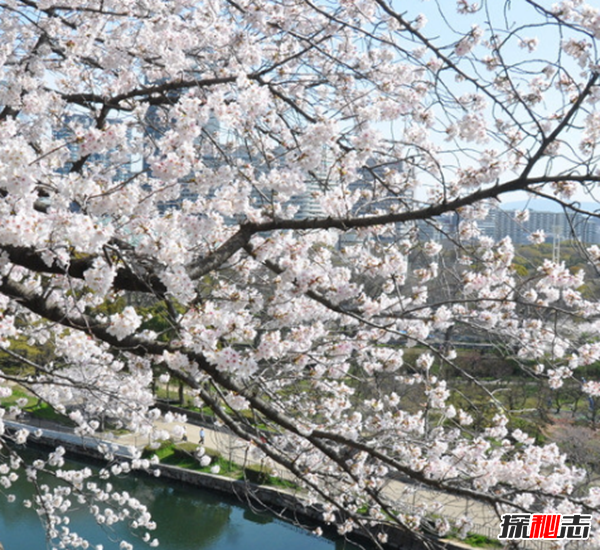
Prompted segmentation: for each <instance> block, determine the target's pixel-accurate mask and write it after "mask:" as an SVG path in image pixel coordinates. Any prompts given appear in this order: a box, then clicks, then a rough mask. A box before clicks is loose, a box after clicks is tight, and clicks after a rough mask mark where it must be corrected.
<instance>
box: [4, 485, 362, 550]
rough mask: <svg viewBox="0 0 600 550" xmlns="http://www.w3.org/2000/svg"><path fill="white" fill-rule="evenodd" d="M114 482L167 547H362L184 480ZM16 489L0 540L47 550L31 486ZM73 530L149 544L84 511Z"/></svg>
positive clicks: (113, 546)
mask: <svg viewBox="0 0 600 550" xmlns="http://www.w3.org/2000/svg"><path fill="white" fill-rule="evenodd" d="M114 485H115V488H116V489H117V490H119V491H128V492H129V493H130V494H131V495H132V496H135V497H136V498H138V499H139V500H140V501H142V502H143V503H144V504H145V505H146V506H148V509H149V510H150V512H151V513H152V515H153V517H154V519H155V520H156V522H157V525H158V526H157V529H156V531H155V532H154V533H153V535H154V536H156V537H157V538H159V539H160V541H161V544H160V547H159V548H163V549H165V550H240V549H243V550H265V548H268V549H269V550H306V549H309V548H310V550H357V549H356V547H355V546H352V545H349V544H348V543H346V542H345V541H343V540H341V541H336V542H333V541H329V540H326V539H320V538H316V537H314V536H312V535H311V534H309V533H307V532H306V531H304V530H301V529H298V528H295V527H294V526H291V525H289V524H287V523H285V522H282V521H280V520H278V519H276V518H274V517H273V516H270V515H266V514H257V513H255V512H253V511H252V510H250V509H249V508H247V507H241V506H239V504H238V503H237V501H235V500H233V499H232V498H227V497H223V496H221V495H219V494H216V493H210V492H205V491H202V490H199V489H195V488H192V487H188V486H186V485H183V484H179V483H174V482H170V481H167V480H161V479H152V478H146V477H143V476H139V477H134V476H128V477H125V478H123V479H121V480H118V482H117V483H114ZM117 485H118V487H117ZM11 492H12V493H13V494H15V495H16V496H17V502H16V503H8V502H7V501H6V499H5V498H4V497H3V496H1V495H0V542H2V543H3V544H4V548H5V550H22V549H26V550H46V548H48V547H49V546H47V544H46V540H45V535H44V530H43V529H42V527H41V524H40V520H39V518H38V517H37V514H36V513H35V512H34V511H33V510H30V509H25V508H23V506H22V504H19V502H22V501H23V499H27V498H31V495H32V488H31V486H30V485H29V484H28V483H26V482H24V481H22V480H19V481H18V482H17V483H16V484H15V486H14V487H13V488H12V489H11ZM70 528H71V529H72V530H74V531H77V532H78V533H79V534H80V535H82V536H84V537H86V538H88V539H89V540H90V541H91V542H92V543H93V544H102V545H103V548H104V550H119V542H118V541H120V540H121V539H125V540H127V541H129V542H131V543H132V544H134V547H135V548H136V549H144V548H146V549H147V548H149V546H148V545H147V544H145V543H143V542H142V541H141V540H140V539H138V538H136V537H135V536H134V535H132V534H131V533H130V532H129V531H128V530H127V527H125V526H120V525H119V526H116V527H114V531H112V530H103V529H101V528H100V527H99V526H97V525H96V524H95V523H94V522H93V520H91V518H90V517H89V515H88V514H87V513H86V512H85V510H79V511H76V512H75V513H74V514H73V516H72V522H71V524H70Z"/></svg>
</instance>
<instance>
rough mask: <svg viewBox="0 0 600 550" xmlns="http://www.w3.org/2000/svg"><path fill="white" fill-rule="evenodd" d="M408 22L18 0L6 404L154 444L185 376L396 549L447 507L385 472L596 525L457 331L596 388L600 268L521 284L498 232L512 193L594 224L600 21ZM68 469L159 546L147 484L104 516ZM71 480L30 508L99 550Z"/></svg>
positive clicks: (335, 507) (417, 15)
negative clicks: (402, 537) (397, 537)
mask: <svg viewBox="0 0 600 550" xmlns="http://www.w3.org/2000/svg"><path fill="white" fill-rule="evenodd" d="M414 4H415V5H414V6H412V5H411V6H410V7H405V5H404V4H403V3H401V2H396V1H391V0H354V1H347V0H339V1H337V2H335V1H333V0H331V1H329V0H314V1H313V0H235V1H234V0H176V1H169V2H166V1H159V0H119V1H114V0H60V1H59V0H6V1H5V2H3V3H2V4H0V10H1V16H0V36H1V38H2V39H1V41H0V43H1V44H2V46H1V48H0V67H1V68H0V106H1V107H0V136H1V139H0V151H1V152H0V219H1V220H2V223H1V225H0V312H1V317H0V327H1V330H0V345H1V347H2V354H3V356H4V357H5V358H6V359H10V360H11V361H12V363H10V364H11V365H13V366H12V367H10V368H8V367H6V368H5V367H2V366H0V392H1V393H2V396H4V397H6V396H9V395H10V394H11V392H12V391H13V388H14V387H15V386H14V385H15V384H18V385H20V386H23V387H25V388H27V389H28V390H29V391H31V392H33V393H35V394H36V395H38V396H40V397H41V398H43V399H44V400H45V401H46V402H48V403H49V404H50V405H52V406H53V407H54V408H55V409H56V410H58V411H60V412H64V413H65V414H70V416H71V418H72V420H73V421H74V422H76V423H77V425H78V430H79V431H80V432H81V433H86V434H93V433H95V432H96V431H97V430H98V429H99V423H98V416H99V415H100V414H102V415H105V416H107V417H109V418H111V419H113V421H114V422H115V423H117V425H118V426H121V427H124V428H127V429H129V430H136V431H139V432H141V433H150V431H151V426H152V422H153V420H155V419H156V418H157V415H158V414H159V413H158V412H157V410H156V409H155V407H154V396H153V392H152V388H153V384H155V383H156V380H157V377H160V380H162V381H163V382H164V381H165V380H167V379H168V378H169V377H170V378H174V379H176V380H178V381H179V382H181V383H184V384H185V385H186V387H187V388H188V390H187V391H188V392H189V393H188V394H189V395H190V396H193V399H194V401H195V403H196V404H197V405H199V406H208V407H210V409H211V410H212V411H213V413H214V414H215V415H216V417H217V418H218V419H219V421H220V422H221V423H223V424H225V425H226V426H227V427H228V428H229V429H230V430H231V431H232V432H233V433H234V434H235V435H236V436H238V437H240V438H242V439H246V440H248V441H254V447H255V450H256V452H257V453H259V454H261V456H262V457H263V459H264V460H268V461H270V462H272V463H273V464H277V465H279V466H280V467H283V468H286V469H287V470H289V471H290V472H291V473H293V474H295V475H296V476H297V477H298V478H299V480H301V482H302V484H303V485H304V487H305V488H306V490H307V491H308V495H310V497H311V498H313V499H315V500H318V501H320V502H322V503H324V506H325V516H324V520H325V521H330V522H333V523H337V524H338V527H339V531H340V532H341V533H348V532H351V531H353V530H355V529H361V528H368V529H369V530H370V532H372V533H373V539H374V540H373V544H374V545H376V546H379V545H381V544H383V543H384V542H385V539H386V536H387V535H386V529H387V528H388V527H389V526H393V527H395V528H396V529H399V530H401V531H405V532H406V533H409V534H411V536H414V537H422V538H423V539H424V540H429V539H428V538H427V537H428V536H427V535H426V534H424V533H423V532H422V530H421V528H420V525H421V521H422V519H423V518H425V517H430V516H431V514H432V513H434V512H435V513H439V512H440V508H439V506H442V505H443V502H444V501H443V499H442V498H441V497H440V502H439V503H436V504H434V505H431V506H429V507H428V506H425V505H423V506H422V507H420V508H419V509H417V510H415V509H411V510H407V508H406V507H405V506H404V504H403V502H402V498H398V497H397V495H396V497H394V496H393V495H392V494H390V492H389V491H386V484H387V483H388V481H389V479H390V476H398V475H401V476H403V477H405V478H407V479H409V480H413V481H416V482H419V483H420V484H422V485H423V486H425V487H428V488H432V489H435V490H436V491H439V494H440V495H454V496H456V497H465V498H468V499H473V500H478V501H481V502H482V503H486V504H488V505H490V506H492V507H494V508H495V509H496V510H497V511H498V513H501V512H503V511H504V512H506V511H509V510H513V511H521V512H531V510H533V509H535V510H545V511H554V512H563V513H573V512H582V513H592V514H596V512H597V511H598V506H599V505H600V491H598V489H597V488H592V489H589V490H588V489H585V488H584V487H582V483H583V481H584V475H583V472H582V470H581V469H580V468H578V467H577V465H576V464H571V463H567V461H566V459H565V457H564V456H563V455H561V453H560V452H559V451H558V448H557V447H556V445H554V444H545V445H544V444H536V443H535V441H534V439H533V438H532V437H529V435H528V434H526V433H524V432H523V431H521V430H520V429H515V428H514V426H512V424H511V421H510V417H511V414H512V413H513V411H509V410H507V408H506V406H505V404H504V402H503V401H502V400H501V399H499V398H498V397H497V394H496V391H495V390H496V389H497V387H498V386H497V383H496V385H493V384H489V385H486V384H487V383H486V382H485V381H484V380H480V379H478V378H477V377H476V376H474V375H473V374H472V373H471V372H469V368H465V366H464V364H461V363H460V362H459V361H458V360H457V353H456V351H454V350H452V349H451V347H450V346H448V345H438V343H439V342H438V341H439V340H440V338H441V339H442V340H443V338H444V336H443V335H444V334H446V335H447V334H450V333H451V331H456V330H462V331H466V332H468V333H472V334H476V335H478V336H477V337H478V338H479V339H481V341H484V340H485V339H486V338H488V337H487V336H486V335H489V338H493V342H494V343H495V344H497V345H498V346H500V345H502V349H504V350H505V353H506V355H507V357H508V356H510V357H511V359H512V360H517V361H519V362H520V365H521V370H522V376H523V377H525V376H529V377H531V379H532V380H533V381H536V382H539V381H542V383H543V384H544V386H545V387H547V386H549V387H550V388H558V387H560V386H561V385H562V384H563V383H564V382H565V381H567V380H576V381H578V383H580V384H581V390H582V391H583V392H585V393H587V394H588V395H589V396H591V397H596V396H598V395H600V382H599V381H597V380H593V379H589V380H587V381H583V380H582V379H581V378H580V377H579V376H578V374H577V369H578V367H581V366H586V365H592V364H593V363H595V362H596V361H598V359H600V342H598V341H597V339H595V338H593V337H589V336H588V337H586V339H585V340H584V339H583V336H584V335H585V334H587V335H589V334H592V335H593V334H594V333H597V329H598V321H597V318H598V313H599V312H600V303H599V297H598V296H596V295H594V293H591V294H590V293H588V294H586V293H585V292H583V291H582V285H584V284H585V282H586V276H587V277H590V276H592V277H593V276H594V275H593V274H594V273H595V269H596V268H597V267H598V266H599V265H600V249H599V248H598V247H597V246H589V245H585V244H582V254H584V255H585V257H586V258H587V262H588V266H587V268H586V271H585V272H584V271H578V272H573V271H571V270H569V269H568V268H567V267H565V265H564V264H561V263H560V261H559V260H557V259H556V258H555V259H554V260H551V259H549V258H548V259H545V260H544V261H543V263H540V265H537V266H535V268H534V269H533V270H532V271H530V274H529V276H528V277H521V276H519V275H518V273H516V271H515V269H514V256H515V246H514V245H513V243H512V242H511V240H510V239H509V238H501V239H494V238H491V237H489V236H486V235H485V234H484V233H483V232H482V230H481V227H480V226H481V222H482V220H485V219H486V216H487V215H488V213H489V211H490V210H491V209H494V208H496V207H497V204H498V202H499V201H500V200H502V199H503V198H504V197H506V196H507V195H509V196H510V193H512V192H515V191H522V192H527V193H529V196H539V197H546V198H550V199H551V200H554V201H556V202H558V203H559V204H561V205H562V206H563V207H564V208H565V211H566V212H569V213H571V214H573V215H574V214H578V215H580V216H581V215H587V216H590V217H593V216H595V213H594V212H586V211H585V210H584V208H583V207H582V206H581V204H580V202H581V200H582V198H584V199H583V200H586V201H588V202H591V201H594V200H595V192H596V185H597V183H598V181H599V180H600V172H599V170H598V162H599V161H600V155H599V151H598V148H597V140H598V136H599V135H600V114H599V113H598V107H597V103H598V100H599V99H600V86H599V85H598V72H597V71H598V65H597V62H598V51H597V46H598V44H597V38H598V37H599V36H600V10H599V9H598V8H596V7H594V6H592V5H590V4H587V3H585V2H584V1H583V0H563V1H562V2H560V3H558V4H555V5H552V6H550V5H549V4H548V3H546V2H542V1H540V2H537V1H534V0H513V1H512V2H496V1H491V0H490V1H486V0H482V2H481V3H480V4H476V3H471V2H468V1H467V0H458V1H457V2H437V3H436V2H429V3H423V4H419V3H414ZM405 10H406V11H405ZM518 217H519V219H520V220H521V221H524V220H525V219H526V218H527V212H526V211H524V212H520V213H519V214H518ZM448 219H452V220H453V221H452V223H450V224H448V223H446V220H448ZM531 238H532V241H533V242H535V241H538V242H540V241H543V240H544V235H543V233H542V232H534V233H533V234H532V236H531ZM157 327H159V328H158V329H157ZM439 335H442V336H441V337H440V336H439ZM17 341H20V342H28V343H29V345H30V346H34V347H36V346H37V347H42V346H44V347H47V348H48V349H50V350H51V351H52V357H53V359H52V361H50V362H38V361H34V360H32V359H31V358H27V357H24V356H22V354H20V353H19V351H18V349H17V348H16V347H15V342H17ZM446 341H448V339H446ZM436 342H437V343H436ZM15 360H16V361H18V362H19V364H20V365H21V366H20V367H19V368H15V367H14V361H15ZM3 364H4V363H3ZM5 364H6V365H8V364H9V363H8V362H7V363H5ZM383 375H385V376H383ZM383 379H385V383H382V384H376V383H375V381H376V380H383ZM524 379H525V380H526V378H524ZM463 383H468V384H472V385H475V386H477V387H478V388H479V390H481V392H483V393H484V394H485V395H486V396H487V397H486V399H487V407H488V409H487V410H488V413H487V414H483V412H482V411H481V404H480V403H471V405H470V406H468V405H467V404H465V403H466V402H465V400H464V399H460V397H461V395H462V394H463V392H462V388H464V386H463V385H462V384H463ZM411 396H412V397H411ZM74 404H76V405H77V407H76V408H75V407H74ZM490 407H491V408H492V409H493V410H494V412H493V414H489V408H490ZM242 412H243V413H244V414H242ZM257 423H260V424H263V425H266V427H267V430H268V431H267V432H266V433H268V437H264V438H256V428H255V426H256V424H257ZM1 426H2V424H1V423H0V427H1ZM0 433H3V434H4V435H3V436H2V438H3V439H4V440H5V443H6V442H7V441H8V439H10V438H11V437H12V438H15V439H18V440H19V441H21V442H22V441H24V440H25V439H26V435H27V434H26V433H18V434H16V435H13V436H11V435H10V434H9V433H8V432H7V431H4V430H3V428H2V429H1V430H0ZM3 439H0V442H1V441H2V440H3ZM3 452H5V453H7V454H9V453H10V454H11V456H12V461H10V462H7V463H6V464H3V465H2V466H0V468H2V471H1V474H2V476H3V477H1V478H0V480H1V481H2V486H3V491H4V492H6V493H7V494H9V495H10V485H11V483H12V481H11V480H13V481H14V476H15V475H17V472H18V471H19V467H20V462H19V459H18V457H17V455H16V454H15V451H14V449H13V448H12V447H10V446H6V445H5V447H4V450H3ZM62 461H63V456H62V454H61V452H56V453H53V454H52V455H50V457H49V458H48V459H47V460H44V461H41V460H40V461H38V462H37V463H36V464H35V465H32V466H30V467H29V468H28V470H27V475H28V476H29V477H30V478H32V479H33V478H35V476H36V471H37V470H40V469H52V468H58V469H59V470H58V471H59V477H62V478H63V479H64V481H65V483H66V484H67V486H71V487H73V486H74V487H75V488H80V489H82V490H84V489H85V491H84V492H83V493H81V494H80V497H79V498H80V499H81V502H82V503H86V502H87V503H89V506H90V509H91V511H92V512H93V513H95V514H96V515H97V516H98V517H100V518H102V521H104V522H107V521H108V522H112V521H118V520H124V521H130V522H131V521H135V524H136V525H138V526H142V527H144V526H145V527H148V528H150V527H152V524H151V521H150V519H149V517H148V516H147V513H146V511H145V510H144V509H143V507H142V506H140V505H139V504H138V503H136V502H134V501H133V500H129V498H130V497H129V496H126V495H117V496H116V497H114V498H116V499H117V501H118V503H119V504H120V507H119V510H118V511H117V512H115V513H113V514H112V515H110V514H109V515H108V517H107V514H106V511H105V509H104V508H103V507H102V506H100V507H99V506H98V505H97V504H92V501H93V500H92V498H93V497H95V498H96V499H99V500H100V501H102V500H103V499H104V500H106V498H107V497H106V495H107V494H108V493H109V491H108V492H107V490H106V489H100V488H99V486H96V485H90V484H86V483H85V481H86V479H87V477H88V476H89V475H91V474H90V473H89V472H86V471H84V472H78V473H75V472H65V471H63V470H61V469H60V468H61V467H62ZM147 466H148V463H147V461H146V462H144V461H142V460H141V459H136V460H134V467H147ZM53 491H54V492H53ZM53 491H51V490H50V489H48V492H47V493H46V494H45V495H42V496H41V497H40V499H39V500H38V501H37V502H36V503H31V504H32V505H36V506H38V507H40V508H41V509H42V510H44V511H45V514H46V516H45V517H46V518H47V519H48V527H49V530H50V533H51V536H52V537H54V538H55V539H56V540H58V541H62V543H63V545H67V547H68V545H69V544H70V545H71V546H72V547H78V546H77V545H79V544H82V543H81V541H80V540H79V539H78V537H77V535H76V534H74V533H72V532H71V531H69V529H68V527H67V525H66V524H65V523H64V522H62V519H61V518H62V514H63V513H66V512H68V509H69V505H68V504H67V501H68V497H67V496H65V495H68V494H69V493H68V491H69V489H65V488H63V489H62V491H63V492H62V493H61V492H60V489H55V490H53ZM86 491H87V492H86ZM86 499H87V500H86ZM94 502H95V501H94ZM365 510H366V512H365ZM125 511H127V513H126V512H125ZM359 512H360V513H359ZM128 514H129V515H128ZM134 517H135V520H132V518H134ZM594 517H595V518H600V516H596V515H595V516H594ZM594 521H596V522H597V521H598V520H597V519H595V520H594ZM61 522H62V523H61ZM438 523H439V525H437V528H439V530H440V532H442V533H443V532H444V531H445V530H447V529H448V527H449V526H448V525H446V522H444V521H442V522H438ZM461 525H463V526H465V525H467V526H468V521H467V520H466V519H465V520H462V523H461ZM593 536H594V537H598V536H599V535H597V534H594V535H593ZM594 540H595V541H596V544H598V542H599V539H598V538H595V539H594ZM430 543H431V544H433V542H431V541H430Z"/></svg>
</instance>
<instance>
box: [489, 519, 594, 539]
mask: <svg viewBox="0 0 600 550" xmlns="http://www.w3.org/2000/svg"><path fill="white" fill-rule="evenodd" d="M591 523H592V516H591V515H589V514H504V515H503V516H502V522H501V523H500V534H499V535H498V538H499V539H500V540H513V539H564V540H583V539H587V538H589V536H590V525H591Z"/></svg>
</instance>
